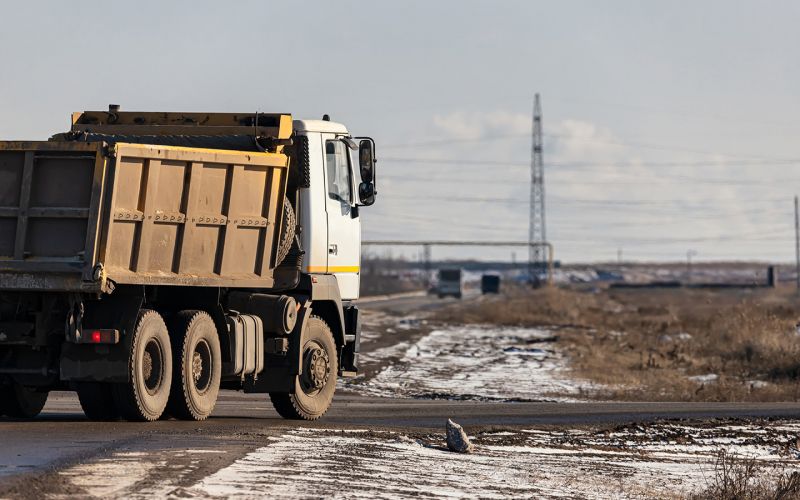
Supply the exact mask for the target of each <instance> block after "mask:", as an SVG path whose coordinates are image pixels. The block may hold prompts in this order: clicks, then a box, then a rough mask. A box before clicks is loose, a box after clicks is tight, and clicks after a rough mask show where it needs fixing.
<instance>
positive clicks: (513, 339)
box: [0, 294, 800, 498]
mask: <svg viewBox="0 0 800 500" xmlns="http://www.w3.org/2000/svg"><path fill="white" fill-rule="evenodd" d="M494 300H497V299H496V298H482V297H477V296H476V295H474V294H473V295H471V296H469V297H468V298H467V299H466V300H465V301H464V302H463V303H462V302H456V301H453V300H444V301H439V300H438V299H435V298H431V297H427V296H424V295H419V294H411V295H408V296H405V297H404V298H402V299H389V300H373V301H365V303H364V305H363V306H362V307H363V309H364V310H365V312H366V322H365V328H364V330H365V331H364V342H363V346H362V347H363V349H362V350H363V368H364V372H363V375H362V376H360V377H359V378H358V379H355V380H351V381H349V382H343V383H342V385H341V386H340V391H339V395H338V396H337V398H336V400H335V402H334V405H333V407H332V409H331V411H330V413H329V415H327V416H326V417H325V418H324V419H322V420H321V421H319V422H313V423H308V424H297V423H293V422H286V421H283V420H281V419H280V418H278V416H277V415H276V414H275V412H274V411H273V410H272V409H271V408H270V405H269V403H268V401H267V399H266V398H265V397H264V396H262V395H243V394H238V393H227V392H226V393H224V395H223V397H222V398H221V400H220V402H219V405H218V408H217V410H216V411H215V414H214V415H213V417H212V418H211V419H209V420H208V421H207V422H201V423H194V422H177V421H162V422H156V423H153V424H136V423H123V422H110V423H97V422H88V421H86V420H85V419H84V418H83V416H82V415H81V413H80V408H79V406H78V405H77V400H76V398H75V397H74V395H73V394H71V393H61V394H56V395H54V396H53V397H52V398H51V400H50V402H49V403H48V406H47V408H46V411H45V413H44V414H43V416H42V418H40V419H38V420H37V421H34V422H12V421H9V420H0V442H2V446H1V447H0V498H65V497H79V498H123V497H124V498H152V497H159V498H162V497H166V498H254V497H262V496H268V497H276V498H320V497H326V498H328V497H334V498H375V497H382V498H408V497H425V498H439V497H450V498H473V497H485V498H519V497H537V498H538V497H577V498H608V497H619V498H652V497H661V498H664V497H674V498H683V497H689V496H691V495H693V494H701V495H705V493H707V492H708V491H709V488H712V487H713V486H714V484H715V480H716V478H717V477H718V475H719V474H718V465H717V464H718V462H719V456H720V453H724V454H726V455H725V456H728V457H733V458H732V460H734V461H735V462H736V463H749V462H748V461H754V463H756V464H757V465H758V467H756V468H754V469H753V470H755V472H754V473H753V480H755V479H757V478H765V479H764V480H765V481H768V482H775V481H778V479H779V476H780V475H781V474H786V473H788V472H791V471H794V470H800V457H799V456H798V449H797V440H798V437H800V424H798V422H800V406H798V405H797V404H794V403H789V404H785V403H764V404H762V403H758V404H755V403H748V404H743V403H681V404H669V403H667V404H665V403H619V402H607V403H604V402H601V403H598V402H596V397H595V394H596V390H597V383H596V382H594V381H591V380H589V381H588V382H587V380H588V379H584V378H582V377H581V376H578V375H577V374H576V371H575V370H574V368H573V365H572V363H573V359H572V358H571V357H570V352H569V349H568V348H567V346H568V343H567V342H565V341H564V338H565V337H564V336H563V334H562V333H561V332H560V331H558V328H551V327H545V326H536V327H529V326H520V325H512V326H508V325H501V326H496V325H494V326H486V325H483V326H481V325H477V324H468V325H466V326H465V325H463V324H455V323H454V322H452V321H444V320H443V319H442V318H443V316H444V311H450V310H452V309H453V308H459V307H469V308H471V309H473V310H480V308H482V307H486V305H487V304H490V303H491V301H494ZM497 367H499V368H497ZM504 375H507V376H504ZM537 382H538V383H537ZM545 382H546V383H545ZM565 401H571V402H565ZM447 418H453V419H455V420H456V421H458V422H460V423H462V424H463V425H464V427H465V429H466V430H467V432H468V433H469V434H470V436H471V438H472V440H473V442H474V444H475V451H474V453H472V454H468V455H462V454H455V453H452V452H449V451H447V450H446V447H445V443H444V423H445V421H446V419H447ZM770 484H771V483H770ZM705 496H707V495H705Z"/></svg>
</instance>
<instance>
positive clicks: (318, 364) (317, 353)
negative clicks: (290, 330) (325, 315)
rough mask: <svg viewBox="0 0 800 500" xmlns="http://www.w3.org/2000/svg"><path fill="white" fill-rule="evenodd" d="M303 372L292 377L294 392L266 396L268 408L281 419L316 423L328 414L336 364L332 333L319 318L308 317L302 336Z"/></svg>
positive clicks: (336, 371)
mask: <svg viewBox="0 0 800 500" xmlns="http://www.w3.org/2000/svg"><path fill="white" fill-rule="evenodd" d="M301 362H302V363H303V373H302V375H298V376H297V377H295V384H294V393H291V394H287V393H272V392H271V393H270V394H269V397H270V399H271V400H272V405H273V406H274V407H275V410H277V412H278V413H279V414H280V415H281V416H282V417H283V418H289V419H295V420H316V419H318V418H320V417H321V416H322V415H324V414H325V412H326V411H328V408H329V407H330V405H331V402H332V401H333V393H334V392H335V391H336V374H337V373H338V372H339V361H338V359H337V356H336V343H335V342H334V341H333V333H331V329H330V327H329V326H328V324H327V323H325V321H324V320H323V319H322V318H319V317H317V316H311V317H310V318H309V319H308V329H307V330H306V332H305V335H304V336H303V352H302V359H301Z"/></svg>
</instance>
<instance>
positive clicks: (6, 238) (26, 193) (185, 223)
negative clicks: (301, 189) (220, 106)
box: [0, 117, 291, 292]
mask: <svg viewBox="0 0 800 500" xmlns="http://www.w3.org/2000/svg"><path fill="white" fill-rule="evenodd" d="M74 121H76V120H74ZM289 123H291V118H290V117H289ZM182 127H185V125H182ZM283 128H285V127H283ZM102 131H103V132H108V130H102ZM227 132H228V131H227V130H226V133H227ZM148 133H152V132H151V131H148ZM290 133H291V129H290V128H289V129H288V130H281V134H280V135H281V136H285V138H288V136H289V134H290ZM280 149H281V148H277V149H276V151H280ZM287 174H288V158H287V156H286V155H284V154H283V153H282V152H249V151H248V152H246V151H232V150H218V149H203V148H194V147H177V146H163V145H152V144H130V143H124V142H117V143H115V144H111V145H109V144H107V143H105V142H67V141H47V142H0V289H5V290H52V291H64V290H75V291H78V290H83V291H98V292H100V291H105V292H108V291H111V290H112V289H113V287H114V284H115V283H116V284H161V285H195V286H230V287H233V286H236V287H260V288H269V287H271V286H272V285H273V270H274V268H275V266H276V262H275V260H276V254H277V246H278V243H279V239H280V234H281V231H282V230H283V228H282V227H281V215H282V211H281V207H282V204H283V199H284V196H285V192H286V181H287Z"/></svg>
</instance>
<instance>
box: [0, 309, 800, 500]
mask: <svg viewBox="0 0 800 500" xmlns="http://www.w3.org/2000/svg"><path fill="white" fill-rule="evenodd" d="M444 303H447V301H443V302H439V301H437V299H431V298H429V297H426V296H421V295H415V296H406V297H403V298H397V299H390V300H379V301H365V303H364V305H363V307H364V308H376V309H381V310H384V311H390V312H396V313H399V314H405V313H408V312H411V311H419V310H422V309H427V308H432V307H439V304H444ZM743 417H775V418H794V419H797V418H800V404H796V403H625V402H609V403H594V402H593V403H499V402H475V401H449V400H447V401H431V400H414V399H384V398H370V397H363V396H359V395H354V394H348V393H340V394H338V395H337V397H336V398H335V400H334V404H333V406H332V408H331V410H330V411H329V413H328V414H327V415H326V416H325V417H324V418H323V419H322V420H320V421H318V422H314V423H311V424H307V423H300V424H298V423H295V422H288V421H285V420H282V419H281V418H280V417H279V416H278V415H277V414H276V413H275V412H274V411H273V410H272V407H271V404H270V403H269V401H268V398H267V397H266V396H265V395H253V394H250V395H245V394H240V393H236V392H228V391H225V392H223V393H222V395H221V397H220V400H219V403H218V405H217V409H216V411H215V412H214V415H213V416H212V418H210V419H209V420H207V421H205V422H181V421H160V422H154V423H147V424H143V423H128V422H89V421H87V420H86V419H85V417H84V416H83V414H82V412H81V409H80V406H79V404H78V401H77V398H76V397H75V395H74V394H73V393H53V394H51V397H50V399H49V401H48V404H47V406H46V408H45V411H44V412H43V413H42V415H41V416H40V417H39V418H37V419H36V420H33V421H24V422H23V421H12V420H8V419H2V418H0V498H3V497H4V496H12V497H28V496H30V495H29V493H30V494H31V495H33V494H34V493H35V494H36V495H39V494H44V493H47V492H48V491H53V490H55V489H57V488H58V486H59V484H60V483H59V481H58V480H57V479H58V476H57V471H58V470H60V469H62V468H64V467H67V466H70V465H73V464H75V463H81V462H85V461H91V460H97V459H99V458H102V457H103V456H107V455H109V454H111V453H113V452H115V450H119V449H120V448H121V447H123V448H126V449H137V450H139V452H141V453H160V452H162V451H163V450H165V449H171V448H174V447H176V446H180V447H184V448H196V449H202V448H204V447H208V448H214V449H219V448H220V447H223V448H227V449H229V450H230V451H231V452H232V453H229V454H228V455H226V456H227V457H228V458H225V459H220V458H218V456H217V455H213V454H209V455H208V456H207V458H206V456H202V458H201V460H204V461H205V462H203V464H204V466H205V467H206V469H207V471H206V472H208V471H213V470H215V469H216V468H219V467H222V466H224V465H226V464H227V463H229V462H226V460H230V459H231V457H233V458H235V457H237V456H241V455H242V454H244V453H246V452H247V451H248V450H250V449H252V448H254V447H256V446H258V445H263V442H264V439H265V436H270V435H275V434H278V433H280V432H285V431H286V429H287V428H290V427H293V426H297V425H305V426H309V427H315V428H335V429H347V428H357V429H365V428H374V429H420V430H421V429H435V430H437V431H441V430H442V429H443V427H444V423H445V421H446V419H448V418H452V419H454V420H456V421H458V422H460V423H461V424H463V425H465V426H467V428H468V429H469V430H479V429H485V428H501V427H507V428H526V427H528V428H529V427H531V426H537V425H538V426H541V425H556V426H575V425H581V424H602V423H611V424H614V423H629V422H640V421H642V422H643V421H649V420H654V419H677V418H681V419H698V420H705V419H714V418H743ZM201 472H203V470H202V467H201V471H200V472H198V474H200V473H201ZM31 478H38V479H37V480H35V481H33V482H32V483H31V482H30V481H31ZM46 478H50V479H46ZM22 484H35V485H37V487H36V488H33V489H26V488H25V487H23V486H21V485H22Z"/></svg>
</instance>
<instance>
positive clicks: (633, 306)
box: [441, 288, 800, 401]
mask: <svg viewBox="0 0 800 500" xmlns="http://www.w3.org/2000/svg"><path fill="white" fill-rule="evenodd" d="M441 319H443V320H445V321H453V322H466V323H494V324H499V325H521V326H552V327H556V329H557V331H558V335H559V338H560V341H561V344H562V345H563V346H564V348H565V349H567V352H568V353H569V354H570V358H571V367H572V369H573V371H574V372H575V373H576V375H578V376H580V377H583V378H587V379H590V380H594V381H596V382H598V383H600V384H603V385H605V387H607V389H605V390H602V391H600V392H599V393H598V394H596V397H598V398H603V399H605V398H609V399H627V400H660V401H796V400H798V397H800V336H798V334H797V333H796V324H797V321H798V320H800V300H798V298H797V297H796V296H795V295H794V294H792V293H791V292H789V291H785V292H782V291H776V290H768V289H759V290H686V289H646V290H645V289H634V290H631V289H628V290H597V289H591V290H589V289H586V290H580V289H559V288H550V289H542V290H535V291H531V290H524V289H512V290H510V291H507V292H506V293H504V294H503V295H502V296H500V297H498V298H497V299H494V300H484V301H481V302H479V303H478V304H475V303H470V304H468V305H464V306H460V305H459V306H455V307H453V308H450V309H448V310H446V311H444V312H443V313H442V315H441ZM708 375H712V377H706V379H703V378H694V379H692V378H691V377H703V376H708ZM713 376H716V379H715V380H711V379H712V378H713Z"/></svg>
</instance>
